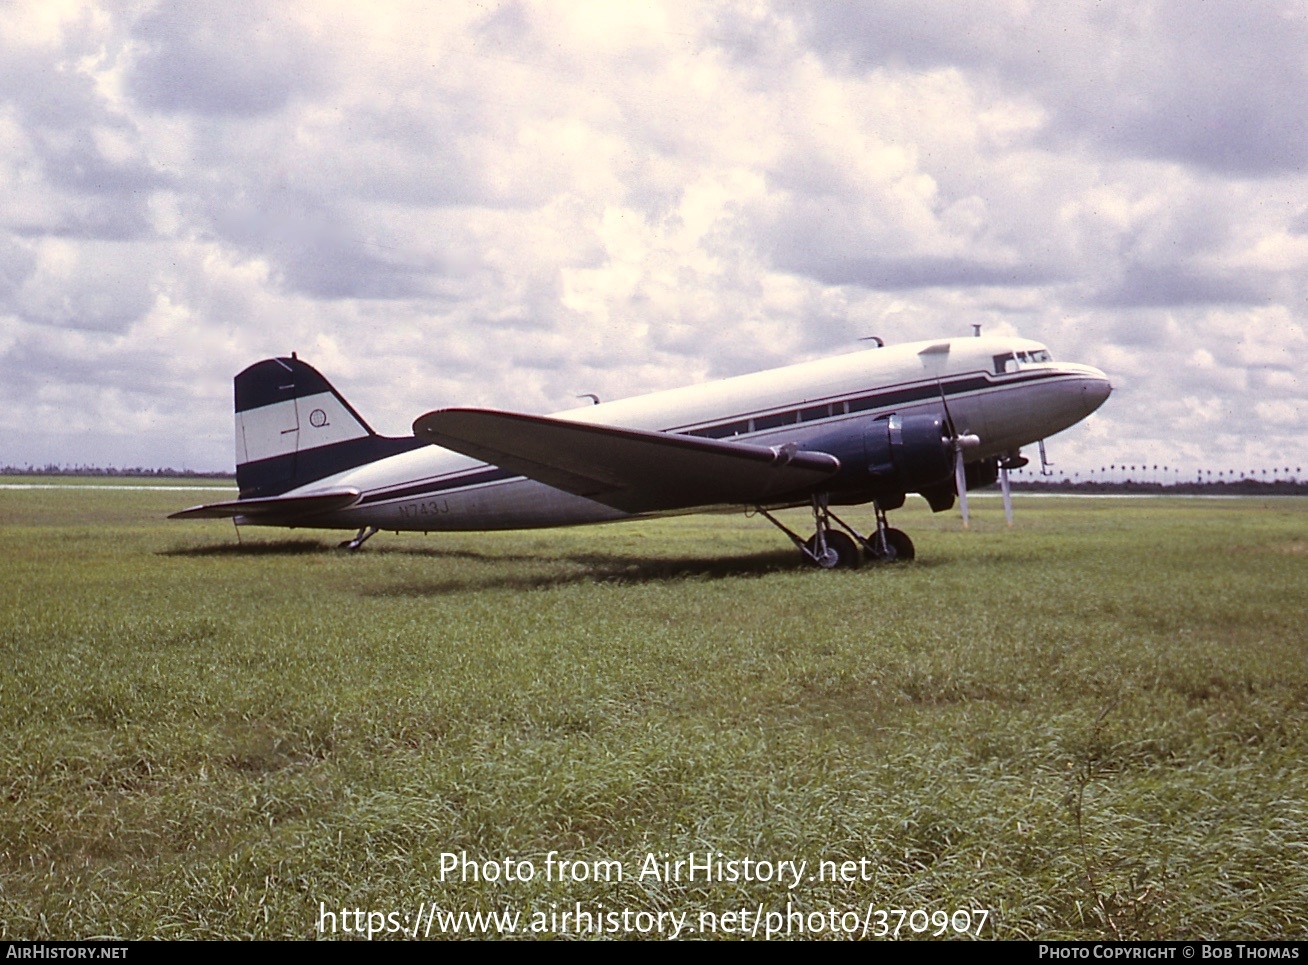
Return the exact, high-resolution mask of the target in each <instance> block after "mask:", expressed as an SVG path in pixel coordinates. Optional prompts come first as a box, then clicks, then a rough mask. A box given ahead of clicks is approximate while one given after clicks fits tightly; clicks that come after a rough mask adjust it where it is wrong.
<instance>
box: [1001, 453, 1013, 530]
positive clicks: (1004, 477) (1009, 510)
mask: <svg viewBox="0 0 1308 965" xmlns="http://www.w3.org/2000/svg"><path fill="white" fill-rule="evenodd" d="M999 488H1000V489H1001V490H1003V493H1004V519H1006V520H1008V528H1009V529H1012V528H1013V493H1012V491H1011V490H1010V489H1009V488H1008V467H1007V466H1005V465H1004V464H1003V463H1000V465H999Z"/></svg>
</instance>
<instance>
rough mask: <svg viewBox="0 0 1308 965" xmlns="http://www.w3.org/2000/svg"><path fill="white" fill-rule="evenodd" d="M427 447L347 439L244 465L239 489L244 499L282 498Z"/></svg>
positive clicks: (385, 439)
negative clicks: (337, 474)
mask: <svg viewBox="0 0 1308 965" xmlns="http://www.w3.org/2000/svg"><path fill="white" fill-rule="evenodd" d="M426 445H428V443H426V442H424V441H422V440H421V439H416V438H414V437H413V436H408V437H402V436H401V437H393V436H378V435H371V436H363V437H362V438H359V439H348V440H346V441H344V442H334V443H332V444H331V445H329V446H317V447H316V448H313V449H306V450H304V451H303V452H292V453H287V454H286V455H283V456H272V457H271V458H268V459H259V460H257V461H255V462H246V463H242V464H241V465H239V466H237V467H236V485H237V486H239V487H240V490H241V498H242V499H251V498H253V497H256V496H280V495H281V494H282V493H285V492H289V491H290V490H292V489H296V488H298V487H300V486H305V485H308V484H309V483H311V482H314V481H316V480H319V479H324V478H326V477H327V476H333V475H335V474H336V473H338V472H344V471H345V470H347V469H354V468H356V467H358V466H366V465H367V464H368V463H370V462H376V461H377V460H378V459H385V458H387V457H388V456H398V455H399V454H400V453H403V452H412V451H413V450H414V449H421V448H422V447H423V446H426Z"/></svg>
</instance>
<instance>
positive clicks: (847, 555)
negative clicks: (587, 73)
mask: <svg viewBox="0 0 1308 965" xmlns="http://www.w3.org/2000/svg"><path fill="white" fill-rule="evenodd" d="M235 383H236V481H237V485H238V486H239V488H240V498H239V499H237V500H234V501H231V502H223V503H212V504H210V505H206V506H196V507H193V508H191V509H186V510H183V511H181V512H179V513H174V514H173V517H172V518H175V519H176V518H232V519H233V520H234V522H235V523H236V524H237V525H242V524H252V525H261V526H286V527H315V528H328V529H350V530H354V529H357V531H358V532H357V533H356V535H355V536H354V538H353V539H350V540H348V541H346V542H345V543H342V544H341V545H342V546H345V547H349V548H351V549H357V548H358V547H359V546H361V545H362V544H363V542H364V541H365V540H366V539H368V538H369V537H370V536H372V535H373V534H374V533H376V532H378V531H379V530H383V529H386V530H394V531H399V530H420V531H423V532H430V531H442V530H497V529H529V528H537V527H547V526H571V525H576V524H580V523H603V522H611V521H614V520H622V519H632V518H636V517H645V516H660V515H674V514H682V513H691V512H723V511H740V510H746V511H748V510H753V511H756V512H758V513H759V514H760V515H762V516H763V517H765V518H766V519H768V520H769V521H770V522H772V523H773V524H774V525H776V526H777V527H778V528H779V529H781V530H782V531H783V532H784V533H785V534H786V535H787V536H788V537H789V538H790V539H791V541H792V542H794V544H795V545H796V546H797V547H798V548H799V550H800V552H801V553H802V554H803V555H804V557H805V558H806V559H808V560H810V561H812V562H813V563H815V564H817V565H818V566H822V567H824V568H832V567H838V566H840V567H852V566H858V565H859V564H860V563H861V562H862V561H863V559H864V557H867V558H868V559H872V560H885V561H891V560H905V559H912V558H913V555H914V550H913V543H912V541H911V540H910V539H909V538H908V536H907V535H905V534H904V533H903V532H901V531H900V530H897V529H892V528H890V526H889V525H888V524H887V522H886V512H887V511H888V510H892V509H897V508H899V507H900V506H902V505H903V503H904V497H905V495H906V494H907V493H919V494H921V495H922V496H923V497H924V498H925V499H926V501H927V503H928V504H930V506H931V508H932V509H933V510H934V511H936V512H942V511H944V510H947V509H949V508H950V507H952V506H953V505H954V499H955V496H956V495H957V496H958V497H959V500H960V508H961V510H962V512H963V518H964V522H965V523H966V521H967V490H968V488H969V487H975V486H981V485H989V484H991V483H993V482H994V481H995V480H996V478H999V477H1002V480H1003V483H1004V490H1005V497H1006V501H1007V482H1008V470H1009V469H1010V468H1014V467H1017V466H1021V465H1024V464H1025V463H1026V459H1025V458H1024V457H1022V455H1021V453H1020V449H1021V447H1022V446H1025V445H1031V444H1033V443H1036V442H1040V441H1042V440H1044V438H1045V437H1046V436H1050V435H1053V434H1054V433H1056V432H1059V431H1061V430H1063V429H1066V428H1068V427H1069V426H1072V425H1075V424H1076V423H1077V422H1079V421H1081V420H1082V419H1084V418H1085V417H1086V416H1088V415H1090V413H1092V412H1094V411H1095V410H1096V409H1097V408H1099V406H1100V405H1102V404H1103V402H1104V400H1105V399H1106V398H1108V394H1109V392H1110V391H1111V388H1112V387H1111V386H1110V385H1109V382H1108V378H1107V377H1106V376H1105V375H1104V373H1103V372H1101V371H1099V370H1098V369H1095V368H1091V367H1090V366H1087V365H1075V364H1070V363H1063V362H1055V361H1054V360H1053V358H1052V356H1051V355H1050V354H1049V351H1048V350H1047V349H1046V348H1045V346H1043V345H1041V344H1039V343H1038V342H1033V341H1029V340H1026V339H1020V338H998V337H975V338H954V339H941V340H937V341H931V342H917V343H911V344H905V345H896V346H890V347H878V348H874V349H869V350H866V351H860V352H854V353H851V354H848V355H840V356H836V357H834V358H828V359H823V360H820V361H816V362H805V363H802V364H799V365H791V366H788V367H786V368H780V369H772V370H770V371H767V372H758V373H755V374H753V375H744V376H739V377H737V378H731V379H724V380H722V381H718V382H710V383H707V384H704V385H695V386H690V387H688V388H684V389H673V390H670V391H665V392H656V393H654V394H652V395H643V396H638V397H635V398H630V399H623V400H620V401H616V402H606V403H603V404H598V403H597V404H594V405H587V406H585V407H583V408H579V409H571V410H569V411H566V412H559V413H556V414H554V415H551V416H538V415H524V414H520V413H516V412H501V411H496V410H492V409H472V408H451V409H437V410H436V411H434V412H428V413H427V414H426V415H423V416H419V417H418V419H417V420H415V421H414V423H413V435H412V436H401V437H393V436H381V435H378V434H377V433H376V432H374V431H373V430H372V429H371V428H370V427H369V426H368V424H367V423H366V422H365V421H364V420H363V418H362V417H360V415H359V414H358V413H357V412H355V411H354V409H353V408H352V407H351V406H350V404H349V403H348V402H346V401H345V399H344V397H342V396H341V394H340V393H339V392H337V391H336V390H335V389H334V388H333V387H332V386H331V384H330V383H329V382H328V381H327V380H326V379H325V378H323V376H322V375H321V374H319V372H318V371H317V370H316V369H314V368H313V367H311V366H309V365H307V364H306V363H304V362H302V361H300V360H299V359H298V358H296V357H295V355H294V354H292V356H291V357H290V358H276V359H266V360H265V361H262V362H257V363H255V364H254V365H252V366H250V367H249V368H247V369H246V370H245V371H243V372H241V373H240V374H239V375H238V376H236V379H235ZM863 503H871V504H872V507H873V513H874V519H875V525H874V528H873V529H872V530H871V531H870V532H869V533H868V534H867V535H864V534H863V533H860V532H859V531H858V530H856V529H854V528H853V527H852V526H850V525H848V524H847V523H846V522H845V521H844V520H842V519H840V518H839V517H838V516H836V514H835V513H834V512H832V509H831V507H832V506H852V505H859V504H863ZM795 506H810V507H811V508H812V511H813V519H814V528H815V532H814V534H813V535H812V536H811V537H809V538H808V539H805V538H803V537H801V536H800V535H798V534H797V533H795V532H793V531H792V530H791V529H789V528H788V527H787V526H785V525H784V524H782V523H781V522H780V521H779V520H778V519H777V518H776V517H775V516H774V515H772V513H773V511H774V510H777V509H782V508H786V507H795Z"/></svg>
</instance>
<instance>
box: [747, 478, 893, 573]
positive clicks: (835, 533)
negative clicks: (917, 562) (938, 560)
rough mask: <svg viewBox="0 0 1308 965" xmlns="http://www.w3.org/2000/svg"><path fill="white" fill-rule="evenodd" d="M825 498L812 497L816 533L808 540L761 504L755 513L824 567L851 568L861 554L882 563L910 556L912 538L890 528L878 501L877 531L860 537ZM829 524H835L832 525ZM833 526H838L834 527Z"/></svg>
mask: <svg viewBox="0 0 1308 965" xmlns="http://www.w3.org/2000/svg"><path fill="white" fill-rule="evenodd" d="M827 498H828V497H827V495H826V494H825V493H820V494H818V495H816V496H814V497H813V522H814V527H815V529H816V532H815V533H814V534H813V535H812V536H811V537H809V538H808V539H803V538H801V537H800V536H799V534H797V533H795V532H794V531H793V530H791V529H790V528H789V527H788V526H786V525H785V524H784V523H782V522H781V521H780V520H778V519H777V518H776V517H775V516H773V515H772V514H771V513H769V512H768V511H767V510H766V509H764V508H763V507H761V506H760V507H759V508H758V513H759V515H760V516H762V517H763V518H764V519H766V520H767V521H768V522H769V523H771V524H772V525H773V526H775V527H776V528H777V529H779V530H781V531H782V532H783V533H785V534H786V535H787V536H788V537H790V541H791V542H792V543H794V544H795V545H796V546H797V547H798V548H799V551H800V552H801V553H803V554H804V558H805V559H807V560H808V561H809V562H811V563H814V564H816V565H817V566H820V567H822V568H823V569H824V570H830V569H835V568H836V567H842V568H847V569H853V568H855V567H857V566H859V565H860V564H861V563H862V562H863V558H864V556H866V558H867V559H869V560H873V561H876V562H885V563H892V562H895V561H898V560H911V559H912V558H913V556H914V551H913V541H912V540H911V539H909V538H908V534H907V533H904V532H903V531H902V530H898V529H892V528H891V527H890V526H888V525H887V524H886V511H885V510H884V509H882V508H881V504H880V503H877V502H874V503H873V507H874V509H875V511H876V521H877V531H876V532H875V533H874V534H872V535H871V536H864V535H863V534H862V533H860V532H859V531H858V530H856V529H854V527H852V526H850V525H849V524H848V523H846V522H845V521H844V520H843V519H841V518H840V517H839V516H837V515H836V514H835V513H833V512H832V511H831V509H830V507H829V506H828V505H827ZM833 523H834V524H835V526H833V525H832V524H833ZM836 526H838V527H840V528H839V529H836V528H835V527H836ZM842 530H843V532H842ZM860 544H861V545H862V547H863V550H862V552H859V545H860Z"/></svg>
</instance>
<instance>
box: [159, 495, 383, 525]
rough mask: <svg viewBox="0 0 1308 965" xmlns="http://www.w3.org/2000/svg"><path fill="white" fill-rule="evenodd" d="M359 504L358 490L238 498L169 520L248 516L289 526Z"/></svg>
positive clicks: (196, 508) (171, 517)
mask: <svg viewBox="0 0 1308 965" xmlns="http://www.w3.org/2000/svg"><path fill="white" fill-rule="evenodd" d="M358 501H359V491H358V490H357V489H337V490H334V491H332V492H326V493H314V494H313V495H311V496H262V497H258V498H255V499H234V500H232V501H231V502H227V503H209V504H208V505H205V506H192V507H191V508H190V509H183V510H182V511H181V512H177V513H173V514H172V515H171V516H169V517H168V518H169V519H228V518H230V517H233V516H244V517H246V518H248V519H250V520H257V521H259V522H260V523H274V522H277V523H289V522H293V521H296V520H300V519H303V518H306V517H309V516H316V515H318V514H319V513H330V512H333V511H335V510H338V509H346V508H348V507H350V506H353V505H354V504H355V503H357V502H358Z"/></svg>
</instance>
